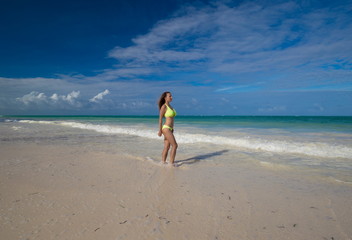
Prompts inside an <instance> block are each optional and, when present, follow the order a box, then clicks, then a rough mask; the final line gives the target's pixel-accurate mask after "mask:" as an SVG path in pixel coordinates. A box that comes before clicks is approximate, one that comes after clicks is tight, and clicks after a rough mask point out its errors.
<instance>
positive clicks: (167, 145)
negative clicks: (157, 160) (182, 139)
mask: <svg viewBox="0 0 352 240" xmlns="http://www.w3.org/2000/svg"><path fill="white" fill-rule="evenodd" d="M169 149H170V143H169V141H168V140H167V139H166V138H165V139H164V149H163V152H162V153H161V161H162V162H163V163H166V158H167V154H168V152H169Z"/></svg>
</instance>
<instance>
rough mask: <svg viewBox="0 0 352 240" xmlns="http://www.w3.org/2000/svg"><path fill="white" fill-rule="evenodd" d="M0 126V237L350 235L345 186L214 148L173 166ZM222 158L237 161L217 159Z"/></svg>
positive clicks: (173, 239) (351, 194)
mask: <svg viewBox="0 0 352 240" xmlns="http://www.w3.org/2000/svg"><path fill="white" fill-rule="evenodd" d="M4 129H5V128H2V133H3V134H6V136H7V137H6V138H4V137H3V138H2V142H1V145H0V152H1V155H0V166H1V168H0V238H1V239H18V240H22V239H43V240H44V239H45V240H47V239H60V240H61V239H77V240H79V239H82V240H83V239H84V240H89V239H92V240H93V239H104V240H110V239H111V240H117V239H133V240H135V239H165V240H166V239H167V240H179V239H211V240H213V239H239V240H243V239H253V240H258V239H259V240H260V239H263V240H264V239H265V240H266V239H278V240H281V239H295V240H297V239H298V240H299V239H302V240H303V239H309V240H314V239H317V240H318V239H327V240H333V239H351V238H352V229H351V226H352V217H351V216H352V191H351V190H352V186H351V185H350V184H346V183H338V182H336V181H333V180H332V181H320V179H317V178H316V177H311V176H307V175H305V174H304V172H302V173H299V172H296V171H286V170H282V169H281V170H278V169H277V168H275V169H274V168H270V167H268V166H263V165H261V164H252V165H249V164H244V163H243V161H240V160H241V159H245V158H246V155H245V154H244V153H241V152H234V151H229V152H226V151H219V149H214V146H212V148H209V149H208V151H207V152H204V154H203V155H198V156H190V155H187V154H185V153H182V151H180V153H179V154H178V156H177V160H178V164H179V165H180V166H179V167H176V168H173V167H168V166H161V165H159V164H157V163H156V162H155V161H156V160H155V161H154V160H151V159H150V158H148V157H139V158H136V157H134V156H132V155H131V154H129V153H123V152H119V150H115V151H111V152H109V151H105V150H104V151H103V150H102V149H100V148H95V147H94V141H97V140H96V139H95V140H93V139H92V140H91V142H89V143H87V142H83V140H82V142H79V141H78V142H75V144H71V145H70V144H66V143H65V142H67V139H65V138H62V139H60V138H58V139H57V140H56V141H55V142H50V141H47V140H46V139H39V138H38V139H36V138H21V139H20V140H18V139H17V140H16V136H17V135H16V134H18V133H16V131H13V133H11V131H10V130H4ZM3 136H4V135H3ZM99 141H100V140H99ZM117 145H118V144H117ZM181 149H182V146H181ZM225 155H226V156H227V157H229V156H231V157H233V158H234V159H238V161H234V162H233V163H232V164H224V163H223V162H222V161H218V160H219V159H221V158H223V157H225ZM210 159H211V160H212V161H213V162H214V163H215V164H212V165H208V164H205V163H206V162H207V161H208V160H210Z"/></svg>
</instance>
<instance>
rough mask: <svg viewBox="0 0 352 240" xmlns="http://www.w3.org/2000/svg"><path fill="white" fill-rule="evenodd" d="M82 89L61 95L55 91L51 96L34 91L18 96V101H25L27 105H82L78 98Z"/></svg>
mask: <svg viewBox="0 0 352 240" xmlns="http://www.w3.org/2000/svg"><path fill="white" fill-rule="evenodd" d="M79 95H80V91H72V92H71V93H69V94H67V95H59V94H57V93H54V94H53V95H52V96H51V97H48V96H47V95H46V94H45V93H39V92H36V91H32V92H31V93H29V94H26V95H24V96H23V97H20V98H17V99H16V100H17V101H18V102H21V103H24V104H25V105H31V104H35V105H44V104H47V105H54V106H61V107H65V106H74V107H81V106H82V104H81V103H80V102H79V101H78V100H77V99H78V98H79Z"/></svg>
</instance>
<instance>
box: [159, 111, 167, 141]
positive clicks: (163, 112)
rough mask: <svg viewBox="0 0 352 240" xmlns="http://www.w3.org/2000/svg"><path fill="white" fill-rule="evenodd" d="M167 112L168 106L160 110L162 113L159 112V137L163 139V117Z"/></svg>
mask: <svg viewBox="0 0 352 240" xmlns="http://www.w3.org/2000/svg"><path fill="white" fill-rule="evenodd" d="M165 112H166V106H165V105H163V106H162V107H161V108H160V111H159V133H158V135H159V137H161V133H162V132H161V130H162V125H163V117H164V115H165Z"/></svg>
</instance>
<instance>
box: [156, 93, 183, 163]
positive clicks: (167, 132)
mask: <svg viewBox="0 0 352 240" xmlns="http://www.w3.org/2000/svg"><path fill="white" fill-rule="evenodd" d="M171 101H172V95H171V93H170V92H164V93H163V94H162V95H161V96H160V99H159V103H158V105H159V133H158V135H159V137H161V135H164V150H163V152H162V154H161V160H162V163H166V158H167V155H168V153H169V149H170V146H171V147H172V148H171V152H170V164H172V165H173V166H175V164H174V162H175V156H176V150H177V146H178V145H177V142H176V139H175V136H174V117H175V116H176V111H175V109H174V108H173V107H171V105H170V102H171ZM164 117H165V123H164V125H163V123H162V122H163V118H164Z"/></svg>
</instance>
